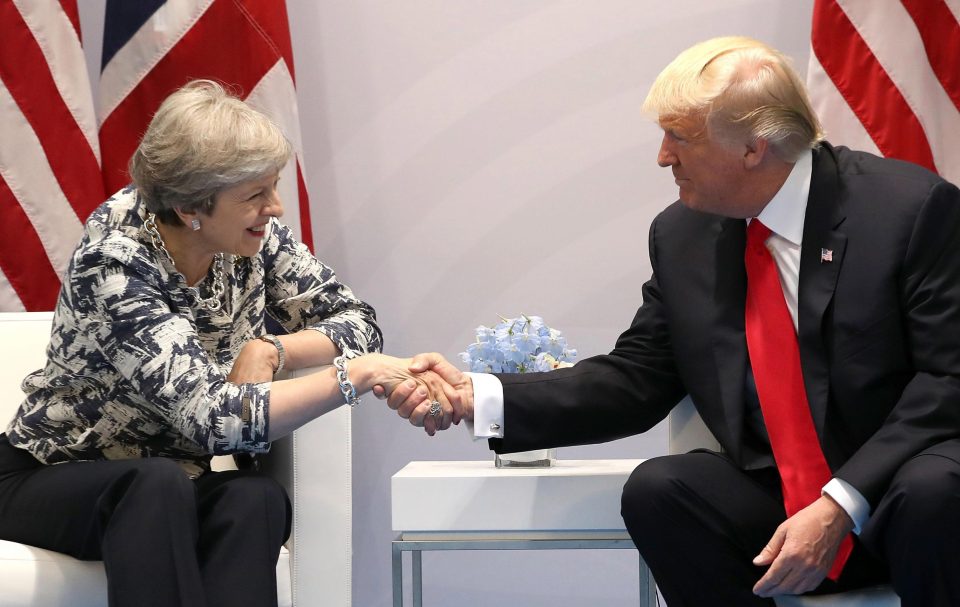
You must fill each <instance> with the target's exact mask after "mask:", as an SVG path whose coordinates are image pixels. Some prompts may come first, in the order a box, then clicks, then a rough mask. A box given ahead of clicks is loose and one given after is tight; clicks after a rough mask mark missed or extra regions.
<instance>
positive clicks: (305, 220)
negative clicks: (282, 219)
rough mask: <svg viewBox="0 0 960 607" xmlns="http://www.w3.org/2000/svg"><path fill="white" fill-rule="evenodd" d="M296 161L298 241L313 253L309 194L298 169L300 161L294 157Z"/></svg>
mask: <svg viewBox="0 0 960 607" xmlns="http://www.w3.org/2000/svg"><path fill="white" fill-rule="evenodd" d="M294 160H295V161H296V163H297V194H298V197H299V198H300V241H301V242H303V244H305V245H307V248H308V249H310V252H311V253H313V252H314V250H313V222H312V221H310V196H309V195H308V194H307V184H306V182H304V180H303V173H302V172H301V171H300V161H299V160H297V159H296V158H294Z"/></svg>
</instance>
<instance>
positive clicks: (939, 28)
mask: <svg viewBox="0 0 960 607" xmlns="http://www.w3.org/2000/svg"><path fill="white" fill-rule="evenodd" d="M811 42H812V45H811V46H812V48H813V52H812V53H811V54H810V65H809V68H808V71H807V83H808V85H809V88H810V97H811V101H812V102H813V105H814V108H815V109H816V111H817V114H818V115H819V116H820V119H821V120H822V121H823V124H824V127H825V129H826V131H827V139H828V140H829V141H830V142H831V143H835V144H843V145H847V146H849V147H852V148H856V149H861V150H867V151H872V152H874V153H879V154H880V155H883V156H890V157H895V158H901V159H903V160H909V161H911V162H915V163H917V164H920V165H923V166H925V167H927V168H929V169H931V170H934V171H936V172H938V173H940V175H942V176H943V177H944V178H946V179H948V180H949V181H952V182H953V183H960V0H899V1H897V0H816V2H815V4H814V8H813V27H812V33H811Z"/></svg>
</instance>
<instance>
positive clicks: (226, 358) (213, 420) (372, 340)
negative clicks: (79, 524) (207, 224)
mask: <svg viewBox="0 0 960 607" xmlns="http://www.w3.org/2000/svg"><path fill="white" fill-rule="evenodd" d="M145 218H146V209H145V206H144V205H143V203H142V202H141V200H140V198H139V196H138V194H137V191H136V190H135V189H134V188H132V187H128V188H126V189H124V190H122V191H120V192H118V193H117V194H115V195H114V196H113V197H112V198H110V199H109V200H107V201H106V202H105V203H104V204H102V205H101V206H100V207H99V208H98V209H97V210H96V211H94V213H93V214H92V215H91V216H90V218H89V220H88V221H87V223H86V226H85V229H84V235H83V238H82V240H81V241H80V244H79V245H78V246H77V249H76V251H74V254H73V258H72V260H71V262H70V266H69V269H68V271H67V275H66V276H65V277H64V282H63V287H62V289H61V291H60V297H59V300H58V302H57V308H56V312H55V313H54V320H53V329H52V333H51V336H50V344H49V346H48V347H47V364H46V367H45V368H43V369H40V370H38V371H35V372H34V373H32V374H30V375H28V376H27V377H26V379H24V381H23V390H24V392H25V393H26V395H27V397H26V400H24V402H23V404H22V405H21V407H20V410H19V412H18V413H17V415H16V417H15V418H14V419H13V421H12V422H11V423H10V425H9V426H8V428H7V435H8V436H9V439H10V442H11V443H12V444H14V445H16V446H19V447H22V448H25V449H27V450H28V451H30V453H32V454H33V455H34V457H36V458H37V459H38V460H40V461H42V462H45V463H47V464H56V463H59V462H64V461H70V460H96V459H124V458H136V457H153V456H162V457H170V458H173V459H175V460H177V461H178V462H179V463H180V464H181V465H182V466H183V467H184V469H185V470H186V471H187V473H188V474H190V475H191V476H197V475H199V474H201V473H202V472H203V471H205V470H207V469H209V461H210V456H211V455H220V454H228V453H235V452H263V451H267V450H269V448H270V427H269V423H268V419H269V416H268V412H269V409H270V384H269V383H261V384H242V385H237V384H232V383H229V382H227V380H226V377H227V375H228V374H229V373H230V369H231V367H232V366H233V362H234V360H235V359H236V357H237V355H238V354H239V353H240V349H241V348H242V347H243V345H244V343H245V342H247V341H248V340H250V339H253V338H255V337H257V336H259V335H263V334H264V333H266V330H265V329H264V313H266V314H269V315H270V316H271V317H272V318H273V319H275V320H276V321H278V322H279V323H280V324H281V325H282V326H283V327H284V328H285V329H286V330H287V331H289V332H293V331H299V330H302V329H307V328H309V329H315V330H317V331H320V332H322V333H323V334H324V335H327V336H328V337H329V338H330V339H331V340H333V343H334V344H336V345H337V346H338V347H339V348H340V349H341V350H342V351H345V350H348V349H349V350H352V351H354V352H368V351H379V350H380V349H381V345H382V341H381V339H382V337H381V332H380V329H379V327H378V326H377V324H376V316H375V313H374V310H373V308H371V307H370V306H369V305H367V304H366V303H364V302H362V301H360V300H359V299H357V298H356V297H354V295H353V293H352V292H351V291H350V289H349V288H348V287H347V286H346V285H344V284H342V283H340V282H339V281H338V280H337V277H336V276H335V275H334V273H333V271H332V270H331V269H330V268H329V267H327V266H326V265H324V264H323V263H321V262H320V261H318V260H317V259H316V258H315V257H314V256H313V255H312V254H311V253H310V251H309V250H308V249H307V248H306V247H305V246H304V245H303V244H301V243H300V242H298V241H297V240H296V239H295V238H294V236H293V235H292V234H291V232H290V230H289V229H288V228H287V227H285V226H284V225H282V224H280V223H279V222H277V221H276V220H275V219H274V220H271V223H270V226H269V234H268V235H267V236H266V237H265V239H264V243H263V246H262V247H261V250H260V253H259V254H258V255H256V256H255V257H250V258H245V257H232V256H229V255H228V256H226V257H225V259H224V271H225V273H226V292H225V293H224V296H223V306H222V308H221V309H220V310H219V311H217V312H211V311H210V310H208V309H206V308H205V307H203V306H200V305H198V304H197V292H196V290H195V289H191V288H190V287H188V286H187V284H186V281H185V280H184V277H183V275H182V274H180V273H179V272H177V271H176V269H175V268H174V267H173V266H172V264H170V262H169V260H168V259H167V258H166V257H165V256H164V255H163V253H161V252H160V251H158V250H157V249H156V248H154V246H153V245H152V243H151V241H150V237H149V236H147V234H146V233H145V232H144V230H143V222H144V220H145ZM211 282H212V272H211V273H210V274H208V275H207V277H206V278H204V279H203V280H202V281H201V282H200V284H198V285H197V288H198V289H199V292H200V293H203V296H204V297H209V295H210V293H211V290H210V288H211Z"/></svg>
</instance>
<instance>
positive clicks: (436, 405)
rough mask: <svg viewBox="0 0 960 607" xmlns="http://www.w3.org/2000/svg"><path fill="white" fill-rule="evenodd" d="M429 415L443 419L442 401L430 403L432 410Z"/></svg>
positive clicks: (428, 412)
mask: <svg viewBox="0 0 960 607" xmlns="http://www.w3.org/2000/svg"><path fill="white" fill-rule="evenodd" d="M427 414H429V415H432V416H434V417H443V407H441V406H440V401H438V400H435V401H433V402H431V403H430V410H429V411H427Z"/></svg>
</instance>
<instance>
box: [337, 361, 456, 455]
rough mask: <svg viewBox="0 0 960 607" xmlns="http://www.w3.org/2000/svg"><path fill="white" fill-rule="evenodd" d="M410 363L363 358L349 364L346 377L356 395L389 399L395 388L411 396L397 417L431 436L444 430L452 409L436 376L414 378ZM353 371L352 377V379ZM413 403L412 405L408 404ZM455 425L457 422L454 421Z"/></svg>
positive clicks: (440, 381)
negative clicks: (433, 409)
mask: <svg viewBox="0 0 960 607" xmlns="http://www.w3.org/2000/svg"><path fill="white" fill-rule="evenodd" d="M412 362H413V359H410V358H396V357H393V356H387V355H385V354H365V355H363V356H361V357H359V358H355V359H353V360H351V361H349V362H348V363H347V364H348V374H349V376H350V380H351V381H353V382H354V386H355V387H356V389H357V391H358V392H367V391H369V390H372V389H374V388H376V390H374V394H375V395H376V396H377V397H378V398H384V397H387V396H389V395H390V394H392V393H393V391H394V390H396V389H397V388H398V387H399V386H401V385H403V386H404V392H409V393H411V396H410V398H408V399H407V400H406V401H405V402H408V403H411V405H410V406H407V407H404V408H401V409H397V413H398V414H399V415H400V417H403V418H404V419H407V420H409V421H410V423H411V424H413V425H414V426H417V427H423V429H424V430H425V431H426V432H427V434H429V435H430V436H433V435H434V434H436V432H437V430H446V429H447V428H449V427H450V424H451V423H452V422H453V419H454V405H453V404H451V402H450V399H449V397H448V394H447V391H445V389H444V386H445V385H446V383H445V382H444V381H443V380H442V379H441V378H440V377H439V376H437V375H436V374H433V373H425V374H419V375H414V374H413V373H411V372H410V370H409V368H410V365H411V364H412ZM354 371H356V376H355V375H354ZM414 401H416V405H412V403H413V402H414ZM434 401H437V402H438V403H439V404H440V410H439V412H438V413H437V414H435V415H431V414H430V410H431V405H432V403H433V402H434ZM457 421H458V422H459V419H458V420H457Z"/></svg>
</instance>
